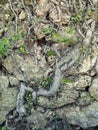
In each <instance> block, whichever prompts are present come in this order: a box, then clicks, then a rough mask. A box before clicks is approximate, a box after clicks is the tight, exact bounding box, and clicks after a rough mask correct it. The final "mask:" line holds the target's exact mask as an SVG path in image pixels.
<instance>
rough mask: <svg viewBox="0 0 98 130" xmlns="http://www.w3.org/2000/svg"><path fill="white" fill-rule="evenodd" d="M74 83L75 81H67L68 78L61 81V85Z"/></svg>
mask: <svg viewBox="0 0 98 130" xmlns="http://www.w3.org/2000/svg"><path fill="white" fill-rule="evenodd" d="M72 82H73V80H70V79H66V78H62V79H61V83H63V84H66V83H72Z"/></svg>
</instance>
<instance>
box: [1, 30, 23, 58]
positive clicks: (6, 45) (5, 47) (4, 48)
mask: <svg viewBox="0 0 98 130" xmlns="http://www.w3.org/2000/svg"><path fill="white" fill-rule="evenodd" d="M21 38H22V36H21V34H20V33H19V32H18V33H15V34H13V35H12V36H10V37H3V38H2V39H1V41H0V58H2V56H7V55H8V52H9V49H10V48H11V45H13V44H14V43H15V42H16V41H18V40H20V39H21Z"/></svg>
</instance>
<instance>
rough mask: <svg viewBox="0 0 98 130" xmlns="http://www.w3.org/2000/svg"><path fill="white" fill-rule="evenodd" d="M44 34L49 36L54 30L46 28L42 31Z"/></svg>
mask: <svg viewBox="0 0 98 130" xmlns="http://www.w3.org/2000/svg"><path fill="white" fill-rule="evenodd" d="M43 31H44V33H45V34H51V33H52V32H54V28H52V27H47V28H44V29H43Z"/></svg>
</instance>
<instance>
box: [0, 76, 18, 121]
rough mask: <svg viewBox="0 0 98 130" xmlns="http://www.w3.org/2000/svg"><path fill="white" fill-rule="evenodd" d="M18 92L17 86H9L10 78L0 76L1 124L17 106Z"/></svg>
mask: <svg viewBox="0 0 98 130" xmlns="http://www.w3.org/2000/svg"><path fill="white" fill-rule="evenodd" d="M17 93H18V90H17V88H15V87H14V88H9V81H8V78H7V77H6V76H0V124H1V123H2V122H3V121H4V120H5V116H6V115H7V114H8V112H9V111H10V110H12V109H13V108H14V107H15V106H16V98H17Z"/></svg>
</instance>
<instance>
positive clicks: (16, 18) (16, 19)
mask: <svg viewBox="0 0 98 130" xmlns="http://www.w3.org/2000/svg"><path fill="white" fill-rule="evenodd" d="M8 2H9V4H10V8H11V10H12V12H13V14H14V16H15V21H16V32H17V30H18V26H17V24H18V17H17V14H16V13H15V11H14V10H13V7H12V3H11V0H8Z"/></svg>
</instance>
